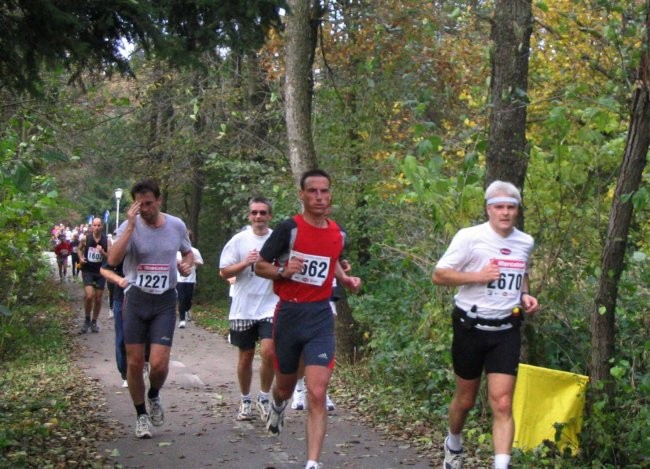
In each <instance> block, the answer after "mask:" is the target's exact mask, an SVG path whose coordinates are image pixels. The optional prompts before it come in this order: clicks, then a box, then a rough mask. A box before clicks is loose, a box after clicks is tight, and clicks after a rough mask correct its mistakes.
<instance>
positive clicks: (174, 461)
mask: <svg viewBox="0 0 650 469" xmlns="http://www.w3.org/2000/svg"><path fill="white" fill-rule="evenodd" d="M66 284H67V285H68V286H69V289H70V293H71V298H72V299H73V301H74V302H75V304H74V311H76V312H77V314H78V318H79V324H81V321H82V319H83V310H82V287H81V284H80V283H79V282H66ZM105 303H106V301H105ZM99 324H100V331H99V333H90V332H89V333H86V334H83V335H79V337H78V345H79V347H78V350H79V352H78V363H79V366H80V368H81V369H82V370H84V372H85V373H87V374H88V375H89V376H90V377H91V378H92V379H93V380H95V381H96V383H97V385H98V388H99V389H100V390H101V394H102V395H97V396H96V400H97V409H98V411H104V412H105V414H106V416H107V419H106V429H105V430H106V431H105V432H104V434H105V435H106V438H105V441H102V442H100V452H101V453H102V455H103V456H104V458H105V461H106V463H105V464H106V465H105V467H123V468H156V469H163V468H178V467H185V468H192V469H194V468H260V469H271V468H277V469H281V468H302V467H304V464H305V430H304V421H305V415H306V413H305V412H303V411H295V410H291V409H288V411H287V414H286V418H285V427H284V430H283V432H282V433H281V434H280V436H278V437H272V436H269V435H268V434H267V433H266V430H265V428H264V424H263V422H262V421H261V420H260V419H259V418H258V419H257V420H255V421H250V422H239V421H236V420H235V415H236V412H237V407H238V404H239V390H238V386H237V384H236V377H235V366H236V359H237V351H236V349H235V348H234V347H232V346H231V345H229V344H228V342H227V341H226V339H225V338H224V337H221V336H220V335H218V334H215V333H211V332H208V331H206V330H204V329H202V328H200V327H199V326H198V325H196V324H195V323H193V322H190V323H188V327H187V328H186V329H176V332H175V335H174V344H173V347H172V355H171V364H170V372H169V376H168V378H167V382H166V384H165V386H164V387H163V389H162V391H161V398H162V401H163V406H164V408H165V423H164V425H163V426H161V427H153V438H151V439H149V440H139V439H137V438H135V436H134V434H133V432H134V426H135V410H134V408H133V405H132V403H131V399H130V397H129V394H128V389H126V388H122V387H121V385H122V380H121V379H120V375H119V373H118V372H117V368H116V366H115V352H114V331H113V321H112V319H109V318H108V307H107V305H104V306H103V308H102V312H101V314H100V318H99ZM258 365H259V361H258V360H257V359H256V364H255V368H256V370H255V373H256V375H255V380H254V383H253V396H254V397H256V396H257V391H258V387H257V386H259V380H258V378H257V376H258V375H257V367H258ZM358 420H359V419H358V416H355V415H354V414H353V413H351V412H349V411H347V410H346V409H345V408H343V407H338V408H337V409H336V411H334V412H332V413H330V418H329V424H328V431H327V436H326V438H325V444H324V448H323V455H322V459H321V462H322V463H323V467H324V469H333V468H355V469H356V468H359V469H366V468H368V469H388V468H398V467H413V468H426V467H431V465H430V461H429V460H428V459H427V458H426V457H425V456H424V455H421V454H418V452H417V451H416V450H415V448H413V447H411V446H410V445H408V444H407V443H404V442H403V441H402V442H397V441H391V440H389V439H387V438H386V437H385V436H384V435H383V434H381V433H380V432H378V431H376V430H373V429H372V428H369V427H367V426H364V425H362V424H361V423H359V421H358Z"/></svg>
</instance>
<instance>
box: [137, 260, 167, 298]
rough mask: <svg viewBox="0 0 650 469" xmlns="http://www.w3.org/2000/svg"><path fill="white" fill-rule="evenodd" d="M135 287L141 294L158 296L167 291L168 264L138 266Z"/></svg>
mask: <svg viewBox="0 0 650 469" xmlns="http://www.w3.org/2000/svg"><path fill="white" fill-rule="evenodd" d="M135 286H136V287H138V288H139V289H140V290H142V291H143V292H147V293H153V294H154V295H160V294H161V293H165V292H166V291H167V290H168V289H169V264H140V265H138V268H137V269H136V278H135Z"/></svg>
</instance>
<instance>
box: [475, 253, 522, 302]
mask: <svg viewBox="0 0 650 469" xmlns="http://www.w3.org/2000/svg"><path fill="white" fill-rule="evenodd" d="M495 261H496V265H497V266H498V267H499V270H500V275H499V279H498V280H493V281H491V282H490V283H488V284H487V287H486V289H485V296H486V297H487V299H488V300H489V299H494V301H495V302H496V301H497V300H502V299H504V298H507V299H514V298H519V294H520V293H519V292H520V291H521V285H522V283H523V281H524V274H525V273H526V263H525V262H524V261H518V260H511V259H495ZM493 262H494V261H493Z"/></svg>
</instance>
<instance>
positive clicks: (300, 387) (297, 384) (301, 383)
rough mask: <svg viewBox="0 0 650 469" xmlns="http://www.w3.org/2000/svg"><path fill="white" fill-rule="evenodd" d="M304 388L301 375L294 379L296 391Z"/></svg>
mask: <svg viewBox="0 0 650 469" xmlns="http://www.w3.org/2000/svg"><path fill="white" fill-rule="evenodd" d="M304 390H305V378H304V376H303V377H302V378H300V379H299V380H298V381H296V391H304Z"/></svg>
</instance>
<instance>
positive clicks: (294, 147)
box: [284, 0, 320, 182]
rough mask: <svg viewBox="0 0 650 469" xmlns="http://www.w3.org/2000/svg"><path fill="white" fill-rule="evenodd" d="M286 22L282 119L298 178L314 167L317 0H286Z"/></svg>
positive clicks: (318, 7) (296, 178)
mask: <svg viewBox="0 0 650 469" xmlns="http://www.w3.org/2000/svg"><path fill="white" fill-rule="evenodd" d="M287 5H288V7H289V11H290V13H289V14H288V15H287V19H286V33H285V41H286V49H285V68H286V78H285V85H284V93H285V96H284V99H285V119H286V123H287V139H288V143H289V163H290V165H291V172H292V174H293V176H294V178H295V180H296V182H298V181H299V180H300V175H301V174H302V173H303V172H305V171H306V170H308V169H313V168H315V167H316V166H317V159H316V150H315V149H314V139H313V137H312V133H311V131H312V129H311V110H312V92H313V76H312V66H313V63H314V55H315V44H316V31H317V29H316V28H315V27H314V24H317V23H315V21H317V20H313V18H320V16H317V14H319V13H320V4H319V1H318V0H310V1H305V0H289V1H288V2H287Z"/></svg>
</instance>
